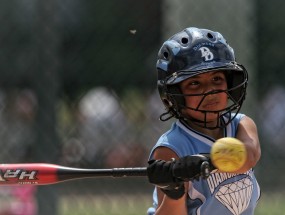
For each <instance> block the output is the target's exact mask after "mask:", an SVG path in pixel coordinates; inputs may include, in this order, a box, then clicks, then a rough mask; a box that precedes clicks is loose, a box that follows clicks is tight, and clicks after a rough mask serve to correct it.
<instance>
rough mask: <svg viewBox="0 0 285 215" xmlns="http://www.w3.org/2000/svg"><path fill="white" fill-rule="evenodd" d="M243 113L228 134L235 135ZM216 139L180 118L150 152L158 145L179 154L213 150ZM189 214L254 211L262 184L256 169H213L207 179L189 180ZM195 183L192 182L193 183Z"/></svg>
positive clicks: (225, 214)
mask: <svg viewBox="0 0 285 215" xmlns="http://www.w3.org/2000/svg"><path fill="white" fill-rule="evenodd" d="M243 116H244V115H243V114H238V115H237V116H236V118H235V119H234V120H233V121H232V122H231V123H230V124H229V125H228V126H227V127H226V128H225V130H224V137H235V136H236V131H237V127H238V124H239V121H240V120H241V118H242V117H243ZM214 142H215V140H214V139H213V138H211V137H208V136H205V135H203V134H201V133H199V132H197V131H195V130H192V129H191V128H189V127H186V126H185V125H184V124H183V123H182V122H180V121H177V122H176V123H174V124H173V125H172V127H171V129H170V130H169V131H168V132H166V133H165V134H163V135H162V136H161V137H160V139H159V140H158V142H157V143H156V145H155V146H154V147H153V149H152V151H151V153H150V159H151V158H152V156H153V152H154V150H155V149H156V148H157V147H160V146H164V147H168V148H170V149H171V150H173V151H174V152H175V153H176V154H177V155H178V156H179V157H183V156H187V155H193V154H199V153H210V150H211V146H212V144H213V143H214ZM189 183H190V186H189V190H188V199H187V207H188V215H209V214H211V215H221V214H222V215H233V214H234V215H253V214H254V209H255V207H256V204H257V201H258V199H259V197H260V189H259V185H258V183H257V181H256V178H255V176H254V172H253V170H249V171H248V172H245V173H243V174H231V173H211V174H210V176H209V178H208V179H206V180H202V179H201V180H199V181H193V182H189ZM191 185H192V186H191ZM153 201H154V203H153V207H152V208H149V210H148V215H152V214H154V212H155V208H156V207H157V194H156V189H155V190H154V193H153Z"/></svg>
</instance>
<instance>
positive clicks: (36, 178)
mask: <svg viewBox="0 0 285 215" xmlns="http://www.w3.org/2000/svg"><path fill="white" fill-rule="evenodd" d="M146 169H147V168H146V167H134V168H113V169H83V168H73V167H65V166H60V165H56V164H47V163H25V164H1V165H0V186H1V185H47V184H56V183H59V182H63V181H67V180H73V179H81V178H91V177H127V176H147V170H146Z"/></svg>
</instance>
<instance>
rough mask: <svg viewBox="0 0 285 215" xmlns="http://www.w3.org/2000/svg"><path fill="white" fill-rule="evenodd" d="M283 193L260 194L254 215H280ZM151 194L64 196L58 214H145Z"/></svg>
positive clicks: (284, 197)
mask: <svg viewBox="0 0 285 215" xmlns="http://www.w3.org/2000/svg"><path fill="white" fill-rule="evenodd" d="M284 200H285V194H281V193H277V194H276V193H272V194H262V196H261V199H260V201H259V203H258V206H257V208H256V211H255V215H268V214H270V215H280V214H284V211H285V204H284ZM151 204H152V202H151V195H145V194H144V195H111V196H110V195H107V194H106V195H103V196H71V197H70V196H65V197H63V198H62V200H61V206H60V210H61V212H60V215H103V214H104V215H106V214H108V215H122V214H124V215H146V211H147V209H148V207H149V206H151Z"/></svg>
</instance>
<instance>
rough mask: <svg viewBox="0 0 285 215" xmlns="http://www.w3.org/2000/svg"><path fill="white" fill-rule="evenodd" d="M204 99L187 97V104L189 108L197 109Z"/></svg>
mask: <svg viewBox="0 0 285 215" xmlns="http://www.w3.org/2000/svg"><path fill="white" fill-rule="evenodd" d="M201 99H202V97H200V96H191V97H187V96H186V97H185V103H186V106H187V107H191V108H197V107H198V105H199V103H200V102H201Z"/></svg>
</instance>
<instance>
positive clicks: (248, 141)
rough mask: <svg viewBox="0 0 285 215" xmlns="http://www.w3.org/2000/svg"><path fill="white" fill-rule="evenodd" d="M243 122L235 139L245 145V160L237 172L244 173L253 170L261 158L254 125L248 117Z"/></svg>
mask: <svg viewBox="0 0 285 215" xmlns="http://www.w3.org/2000/svg"><path fill="white" fill-rule="evenodd" d="M244 122H246V123H244ZM244 122H243V121H242V122H241V124H240V126H239V128H238V133H237V138H238V139H239V140H240V141H242V142H243V143H244V145H245V148H246V152H247V159H246V162H245V164H244V165H243V167H242V168H241V169H240V170H239V172H246V171H248V170H249V169H251V168H253V167H254V166H255V165H256V164H257V162H258V161H259V159H260V156H261V150H260V144H259V138H258V132H257V128H256V125H255V123H254V122H253V121H252V120H251V119H250V118H248V117H246V119H245V120H244Z"/></svg>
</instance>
